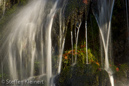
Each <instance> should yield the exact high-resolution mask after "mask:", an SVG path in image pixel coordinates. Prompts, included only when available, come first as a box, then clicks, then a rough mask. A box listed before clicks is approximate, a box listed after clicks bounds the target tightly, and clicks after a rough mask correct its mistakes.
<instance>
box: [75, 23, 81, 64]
mask: <svg viewBox="0 0 129 86" xmlns="http://www.w3.org/2000/svg"><path fill="white" fill-rule="evenodd" d="M81 24H82V22H80V24H79V25H78V26H77V36H76V47H75V64H76V63H77V45H78V37H79V31H80V27H81Z"/></svg>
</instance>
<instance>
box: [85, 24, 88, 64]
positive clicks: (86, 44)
mask: <svg viewBox="0 0 129 86" xmlns="http://www.w3.org/2000/svg"><path fill="white" fill-rule="evenodd" d="M85 38H86V64H88V42H87V21H85Z"/></svg>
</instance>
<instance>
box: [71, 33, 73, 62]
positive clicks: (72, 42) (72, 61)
mask: <svg viewBox="0 0 129 86" xmlns="http://www.w3.org/2000/svg"><path fill="white" fill-rule="evenodd" d="M71 47H72V64H73V32H72V31H71Z"/></svg>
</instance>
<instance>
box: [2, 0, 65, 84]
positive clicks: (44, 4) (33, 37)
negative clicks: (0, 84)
mask: <svg viewBox="0 0 129 86" xmlns="http://www.w3.org/2000/svg"><path fill="white" fill-rule="evenodd" d="M58 2H59V0H55V1H51V0H49V1H48V0H30V1H29V3H28V4H27V5H26V6H25V7H23V8H21V10H20V12H19V13H17V15H15V17H14V18H12V20H11V21H10V22H9V24H8V25H7V26H6V27H5V30H6V33H3V34H4V38H3V41H4V42H3V44H2V47H1V51H0V54H1V55H2V56H4V57H1V58H3V59H2V63H3V64H2V67H1V69H2V72H5V73H7V74H9V79H10V80H15V79H18V80H26V79H31V78H32V77H35V76H40V77H45V78H46V80H47V83H46V85H47V86H50V85H51V84H50V80H51V78H52V76H54V75H53V71H52V69H53V66H52V51H53V48H54V46H52V38H51V34H52V26H53V20H54V16H55V14H56V10H57V5H58ZM64 3H65V2H64ZM61 15H62V14H61ZM60 18H61V17H60ZM62 22H63V21H62V19H61V21H60V23H62ZM59 29H60V38H59V40H60V43H62V45H61V47H60V49H59V51H60V52H59V53H60V56H59V58H60V60H59V61H60V62H59V64H57V65H58V73H60V71H61V63H62V54H63V49H64V43H65V36H64V35H63V34H64V33H65V25H64V23H62V26H60V28H59ZM5 52H6V53H5ZM36 63H37V64H40V66H39V67H38V68H37V71H38V72H35V66H36ZM5 66H6V69H3V68H5Z"/></svg>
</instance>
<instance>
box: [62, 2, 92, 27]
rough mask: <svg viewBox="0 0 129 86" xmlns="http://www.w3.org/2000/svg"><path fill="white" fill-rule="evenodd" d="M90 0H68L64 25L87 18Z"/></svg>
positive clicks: (74, 23) (73, 23)
mask: <svg viewBox="0 0 129 86" xmlns="http://www.w3.org/2000/svg"><path fill="white" fill-rule="evenodd" d="M89 6H90V0H68V2H67V5H66V8H65V11H64V15H65V18H66V25H68V24H69V23H70V24H71V26H73V25H76V24H77V23H78V22H80V21H82V20H83V19H87V15H88V12H89Z"/></svg>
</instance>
